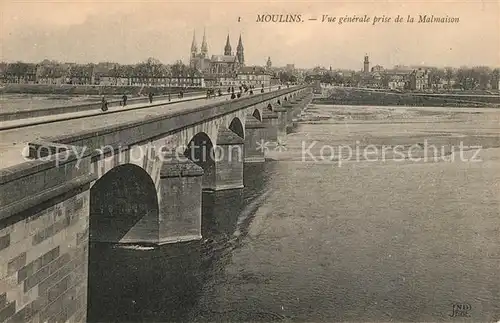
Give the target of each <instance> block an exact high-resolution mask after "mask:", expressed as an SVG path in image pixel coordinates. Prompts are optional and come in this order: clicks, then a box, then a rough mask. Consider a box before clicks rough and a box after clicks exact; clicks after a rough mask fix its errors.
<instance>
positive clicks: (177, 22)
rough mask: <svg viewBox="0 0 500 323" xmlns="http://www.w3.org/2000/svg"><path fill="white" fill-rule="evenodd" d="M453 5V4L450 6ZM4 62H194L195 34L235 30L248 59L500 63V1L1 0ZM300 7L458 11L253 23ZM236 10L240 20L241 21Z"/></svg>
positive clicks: (212, 45) (358, 66)
mask: <svg viewBox="0 0 500 323" xmlns="http://www.w3.org/2000/svg"><path fill="white" fill-rule="evenodd" d="M451 4H453V5H451ZM0 10H1V12H2V16H3V23H2V28H1V30H0V53H1V57H0V60H2V61H8V62H13V61H25V62H40V61H42V60H44V59H49V60H58V61H62V62H75V63H97V62H102V61H110V62H116V63H119V64H134V63H138V62H140V61H144V60H145V59H147V58H148V57H154V58H157V59H159V60H160V61H161V62H163V63H165V64H170V63H173V62H175V61H176V60H182V61H183V62H184V63H185V64H188V63H189V53H190V47H191V40H192V36H193V31H194V30H196V34H197V41H198V42H200V43H201V39H202V36H203V30H204V29H205V30H206V36H207V42H208V52H209V54H210V55H212V54H222V53H223V49H224V44H225V41H226V37H227V35H228V33H229V35H230V40H231V46H232V47H233V50H235V48H236V45H237V42H238V38H239V35H240V34H241V35H242V39H243V44H244V47H245V61H246V63H247V65H262V66H263V65H265V63H266V61H267V58H268V56H270V57H271V60H272V62H273V66H283V67H284V66H286V65H287V64H294V65H295V67H297V68H314V67H315V66H323V67H326V68H329V67H330V66H332V68H334V69H339V68H340V69H350V70H362V69H363V57H364V55H365V54H368V56H369V58H370V67H372V66H374V65H381V66H383V67H384V68H392V67H393V66H395V65H405V66H421V65H426V66H436V67H445V66H452V67H460V66H469V67H472V66H489V67H492V68H495V67H499V66H500V55H499V54H498V53H500V30H499V29H498V28H495V26H497V25H498V21H499V20H500V4H499V3H498V2H497V1H490V2H488V1H481V2H467V3H465V2H453V1H439V2H432V1H420V2H418V3H415V2H413V3H412V2H403V1H393V2H383V3H381V2H375V1H374V2H357V1H356V2H355V1H351V2H343V3H340V2H329V3H327V2H321V3H315V2H292V3H284V2H270V3H262V2H255V1H253V2H252V1H236V2H231V3H229V2H220V1H219V2H214V1H212V2H208V1H205V2H191V3H188V2H186V3H180V2H174V3H167V2H158V1H146V0H144V1H141V2H124V1H107V2H105V3H101V2H96V1H81V2H77V3H72V2H69V1H65V0H62V1H58V2H44V1H31V2H29V3H28V2H18V1H13V0H4V1H2V3H1V4H0ZM263 13H271V14H272V13H276V14H301V15H302V16H303V18H304V19H307V18H308V17H315V18H318V19H320V20H321V16H322V15H323V14H329V15H330V16H335V15H337V16H345V15H349V16H352V15H358V16H359V15H364V14H367V15H368V16H374V15H378V16H382V15H385V16H387V17H389V16H396V15H398V14H399V15H401V16H407V15H414V16H418V15H419V14H427V15H435V16H439V15H441V16H445V15H447V16H454V17H459V18H460V22H459V23H455V24H439V23H434V24H416V23H414V24H406V23H403V24H395V23H389V24H379V25H375V26H373V25H371V24H363V23H350V24H343V25H338V24H335V23H321V22H320V21H307V20H306V21H305V22H303V23H257V22H256V21H255V20H256V17H257V15H258V14H263ZM238 17H239V18H240V22H238Z"/></svg>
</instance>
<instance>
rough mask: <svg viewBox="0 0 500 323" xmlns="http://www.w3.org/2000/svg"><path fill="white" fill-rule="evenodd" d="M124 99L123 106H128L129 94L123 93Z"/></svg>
mask: <svg viewBox="0 0 500 323" xmlns="http://www.w3.org/2000/svg"><path fill="white" fill-rule="evenodd" d="M122 101H123V106H126V105H127V95H126V94H123V96H122Z"/></svg>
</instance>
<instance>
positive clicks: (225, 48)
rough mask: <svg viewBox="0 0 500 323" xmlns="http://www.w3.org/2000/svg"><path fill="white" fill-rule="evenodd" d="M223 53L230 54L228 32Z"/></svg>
mask: <svg viewBox="0 0 500 323" xmlns="http://www.w3.org/2000/svg"><path fill="white" fill-rule="evenodd" d="M224 55H226V56H230V55H231V44H230V43H229V34H227V39H226V46H224Z"/></svg>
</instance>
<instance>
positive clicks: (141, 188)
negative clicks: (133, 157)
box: [89, 163, 159, 242]
mask: <svg viewBox="0 0 500 323" xmlns="http://www.w3.org/2000/svg"><path fill="white" fill-rule="evenodd" d="M158 214H159V206H158V197H157V190H156V187H155V183H154V181H153V179H152V178H151V176H150V175H149V174H148V173H147V172H146V170H144V168H142V167H140V166H137V165H135V164H129V163H127V164H122V165H119V166H116V167H114V168H112V169H111V170H110V171H108V172H107V173H106V174H104V175H103V176H102V177H101V178H99V179H98V180H97V181H96V182H95V183H94V185H93V186H92V188H91V189H90V225H89V230H90V238H91V239H92V240H94V241H101V242H119V241H120V240H122V239H123V238H124V237H125V236H126V234H127V233H128V232H129V231H130V230H131V229H132V228H133V227H134V225H135V224H136V223H137V222H139V221H140V220H141V219H142V218H144V217H145V216H153V217H158Z"/></svg>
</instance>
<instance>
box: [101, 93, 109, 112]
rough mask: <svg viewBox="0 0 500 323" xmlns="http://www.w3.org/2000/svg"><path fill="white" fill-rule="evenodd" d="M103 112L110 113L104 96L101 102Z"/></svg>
mask: <svg viewBox="0 0 500 323" xmlns="http://www.w3.org/2000/svg"><path fill="white" fill-rule="evenodd" d="M101 110H102V111H103V112H106V111H108V101H107V100H106V99H105V98H104V96H103V97H102V100H101Z"/></svg>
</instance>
